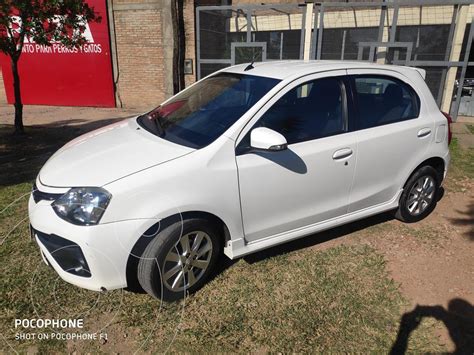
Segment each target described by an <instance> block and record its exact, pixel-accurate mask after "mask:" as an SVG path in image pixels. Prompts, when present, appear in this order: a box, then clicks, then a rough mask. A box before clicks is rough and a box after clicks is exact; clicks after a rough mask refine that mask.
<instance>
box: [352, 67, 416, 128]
mask: <svg viewBox="0 0 474 355" xmlns="http://www.w3.org/2000/svg"><path fill="white" fill-rule="evenodd" d="M354 81H355V93H356V97H357V102H358V108H359V129H364V128H370V127H375V126H380V125H384V124H389V123H394V122H399V121H405V120H409V119H412V118H416V117H418V114H419V106H420V104H419V98H418V96H417V95H416V93H415V92H414V91H413V89H412V88H411V87H410V86H409V85H407V84H405V83H403V82H402V81H399V80H397V79H392V78H388V77H384V76H358V77H355V78H354Z"/></svg>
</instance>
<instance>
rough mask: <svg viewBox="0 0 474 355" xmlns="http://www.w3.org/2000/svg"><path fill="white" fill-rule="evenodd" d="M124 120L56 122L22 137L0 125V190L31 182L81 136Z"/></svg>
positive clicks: (41, 126) (10, 127)
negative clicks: (67, 144) (47, 162)
mask: <svg viewBox="0 0 474 355" xmlns="http://www.w3.org/2000/svg"><path fill="white" fill-rule="evenodd" d="M130 117H133V116H130ZM127 118H129V117H121V118H108V119H101V120H96V121H85V120H80V119H74V120H67V121H56V122H51V123H48V124H42V125H33V126H28V127H27V128H26V133H25V134H24V135H13V134H12V133H11V132H12V131H13V126H12V125H0V141H1V142H2V143H1V144H0V186H9V185H16V184H20V183H25V182H28V183H30V182H32V181H33V180H34V179H35V178H36V176H37V175H38V172H39V170H40V169H41V167H42V166H43V165H44V163H45V162H46V161H47V160H48V159H49V157H50V156H51V155H53V154H54V152H56V151H57V150H58V149H59V148H61V147H62V146H63V145H64V144H66V143H67V142H69V141H70V140H72V139H74V138H76V137H78V136H80V135H82V134H84V133H87V132H90V131H92V130H95V129H97V128H100V127H103V126H106V125H109V124H112V123H115V122H118V121H121V120H125V119H127Z"/></svg>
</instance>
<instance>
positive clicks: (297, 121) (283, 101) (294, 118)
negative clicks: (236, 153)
mask: <svg viewBox="0 0 474 355" xmlns="http://www.w3.org/2000/svg"><path fill="white" fill-rule="evenodd" d="M346 116H347V115H346V114H345V94H344V90H343V84H342V82H341V80H339V79H338V78H324V79H317V80H312V81H309V82H306V83H304V84H301V85H299V86H297V87H295V88H293V89H291V90H290V91H289V92H287V93H286V94H285V95H283V96H282V97H281V98H280V99H279V100H278V101H277V102H276V103H275V104H274V105H273V106H272V107H271V108H270V109H268V111H267V112H265V113H264V114H263V116H262V117H261V118H260V120H259V121H258V122H257V124H256V126H255V127H267V128H270V129H272V130H274V131H277V132H279V133H281V134H282V135H283V136H284V137H285V138H286V140H287V142H288V144H293V143H298V142H304V141H308V140H313V139H317V138H322V137H327V136H332V135H335V134H338V133H342V132H345V131H346V130H347V120H346Z"/></svg>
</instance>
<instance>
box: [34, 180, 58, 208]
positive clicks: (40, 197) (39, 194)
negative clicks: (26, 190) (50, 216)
mask: <svg viewBox="0 0 474 355" xmlns="http://www.w3.org/2000/svg"><path fill="white" fill-rule="evenodd" d="M32 194H33V200H34V201H35V203H38V202H40V201H54V200H56V199H58V198H59V197H61V196H62V195H63V194H52V193H48V192H43V191H40V190H38V188H37V187H36V183H35V184H33V191H32Z"/></svg>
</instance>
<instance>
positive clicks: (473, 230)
mask: <svg viewBox="0 0 474 355" xmlns="http://www.w3.org/2000/svg"><path fill="white" fill-rule="evenodd" d="M456 212H458V213H459V214H460V215H461V216H462V217H458V218H449V220H450V222H451V223H452V224H454V225H457V226H466V227H468V229H467V231H466V232H465V233H464V235H465V236H466V238H468V239H469V240H470V241H471V242H474V201H471V203H470V204H469V206H468V208H467V212H464V211H459V210H457V211H456Z"/></svg>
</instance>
